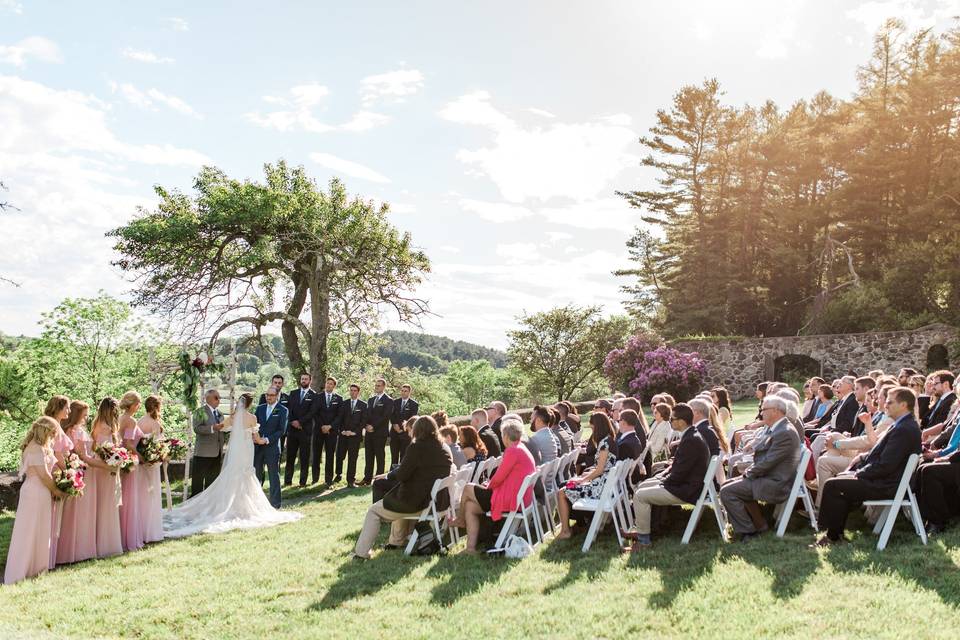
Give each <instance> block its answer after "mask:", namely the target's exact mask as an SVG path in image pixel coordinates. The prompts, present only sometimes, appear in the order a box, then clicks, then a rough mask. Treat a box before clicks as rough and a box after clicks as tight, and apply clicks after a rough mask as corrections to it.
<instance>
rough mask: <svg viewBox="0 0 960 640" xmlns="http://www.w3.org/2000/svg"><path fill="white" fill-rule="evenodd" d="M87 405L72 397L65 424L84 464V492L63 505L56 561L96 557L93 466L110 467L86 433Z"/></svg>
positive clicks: (88, 411)
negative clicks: (85, 468)
mask: <svg viewBox="0 0 960 640" xmlns="http://www.w3.org/2000/svg"><path fill="white" fill-rule="evenodd" d="M89 415H90V405H88V404H87V403H86V402H80V401H79V400H74V401H73V402H71V403H70V415H69V417H67V421H66V423H65V424H64V426H65V427H66V433H67V437H68V438H70V440H71V441H72V442H73V452H74V453H75V454H77V456H78V457H79V458H80V459H81V460H83V461H84V462H85V463H86V465H87V470H86V471H85V472H84V474H83V483H84V485H85V486H84V489H83V495H81V496H77V497H76V498H69V499H68V500H66V501H65V502H66V504H64V506H63V520H61V522H60V541H59V543H58V544H57V564H69V563H71V562H80V561H82V560H89V559H90V558H96V557H97V474H96V473H95V470H96V469H101V470H105V471H107V472H108V473H109V471H110V467H108V466H107V464H106V463H105V462H104V461H103V460H101V459H100V457H99V456H98V455H97V454H95V453H94V452H93V438H91V437H90V434H89V433H87V427H86V425H87V417H88V416H89Z"/></svg>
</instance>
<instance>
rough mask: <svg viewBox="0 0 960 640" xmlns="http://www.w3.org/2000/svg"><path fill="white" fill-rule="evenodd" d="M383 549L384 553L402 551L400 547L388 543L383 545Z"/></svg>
mask: <svg viewBox="0 0 960 640" xmlns="http://www.w3.org/2000/svg"><path fill="white" fill-rule="evenodd" d="M383 548H384V550H385V551H399V550H400V549H402V548H403V547H401V546H400V545H398V544H390V543H389V542H388V543H387V544H385V545H383Z"/></svg>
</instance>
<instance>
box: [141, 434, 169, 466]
mask: <svg viewBox="0 0 960 640" xmlns="http://www.w3.org/2000/svg"><path fill="white" fill-rule="evenodd" d="M137 453H139V454H140V457H141V458H143V463H144V464H156V463H158V462H163V461H164V460H166V459H167V458H169V457H170V445H168V444H167V441H166V440H164V439H163V438H141V439H140V442H138V443H137Z"/></svg>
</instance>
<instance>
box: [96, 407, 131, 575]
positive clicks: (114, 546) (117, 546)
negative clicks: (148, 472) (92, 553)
mask: <svg viewBox="0 0 960 640" xmlns="http://www.w3.org/2000/svg"><path fill="white" fill-rule="evenodd" d="M119 428H120V403H118V402H117V399H116V398H112V397H110V396H107V397H106V398H104V399H103V400H101V401H100V406H98V407H97V415H96V416H94V418H93V426H92V428H91V430H90V435H91V436H92V437H93V446H94V450H96V448H97V447H101V446H103V445H105V444H112V445H119V444H120V442H119V434H118V430H119ZM98 457H99V456H98ZM104 467H105V468H102V467H99V466H95V467H93V468H92V469H90V470H89V473H90V476H91V477H92V478H93V482H94V484H93V487H94V495H95V496H96V504H97V557H98V558H107V557H109V556H115V555H118V554H121V553H123V543H122V542H121V540H122V538H121V535H120V505H119V500H118V499H119V496H120V493H119V492H118V490H117V486H118V483H119V482H120V478H118V477H117V476H116V474H115V473H114V472H113V471H111V470H110V468H109V467H106V465H104Z"/></svg>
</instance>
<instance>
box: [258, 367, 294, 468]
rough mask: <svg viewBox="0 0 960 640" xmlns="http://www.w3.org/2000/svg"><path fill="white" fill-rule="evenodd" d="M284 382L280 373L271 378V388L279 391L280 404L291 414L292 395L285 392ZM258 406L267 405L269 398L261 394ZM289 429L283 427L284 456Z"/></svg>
mask: <svg viewBox="0 0 960 640" xmlns="http://www.w3.org/2000/svg"><path fill="white" fill-rule="evenodd" d="M283 382H284V380H283V376H282V375H280V374H279V373H278V374H277V375H275V376H273V377H272V378H270V386H271V387H272V388H274V389H276V390H277V394H278V395H277V397H278V398H279V403H280V404H281V405H283V408H284V409H286V410H287V412H288V413H289V411H290V395H289V394H287V393H284V392H283ZM257 404H258V405H261V404H267V396H266V394H264V393H261V394H260V402H258V403H257ZM288 428H289V425H283V434H281V436H280V453H281V454H282V453H283V451H284V450H285V449H284V446H285V443H286V440H287V429H288Z"/></svg>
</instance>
